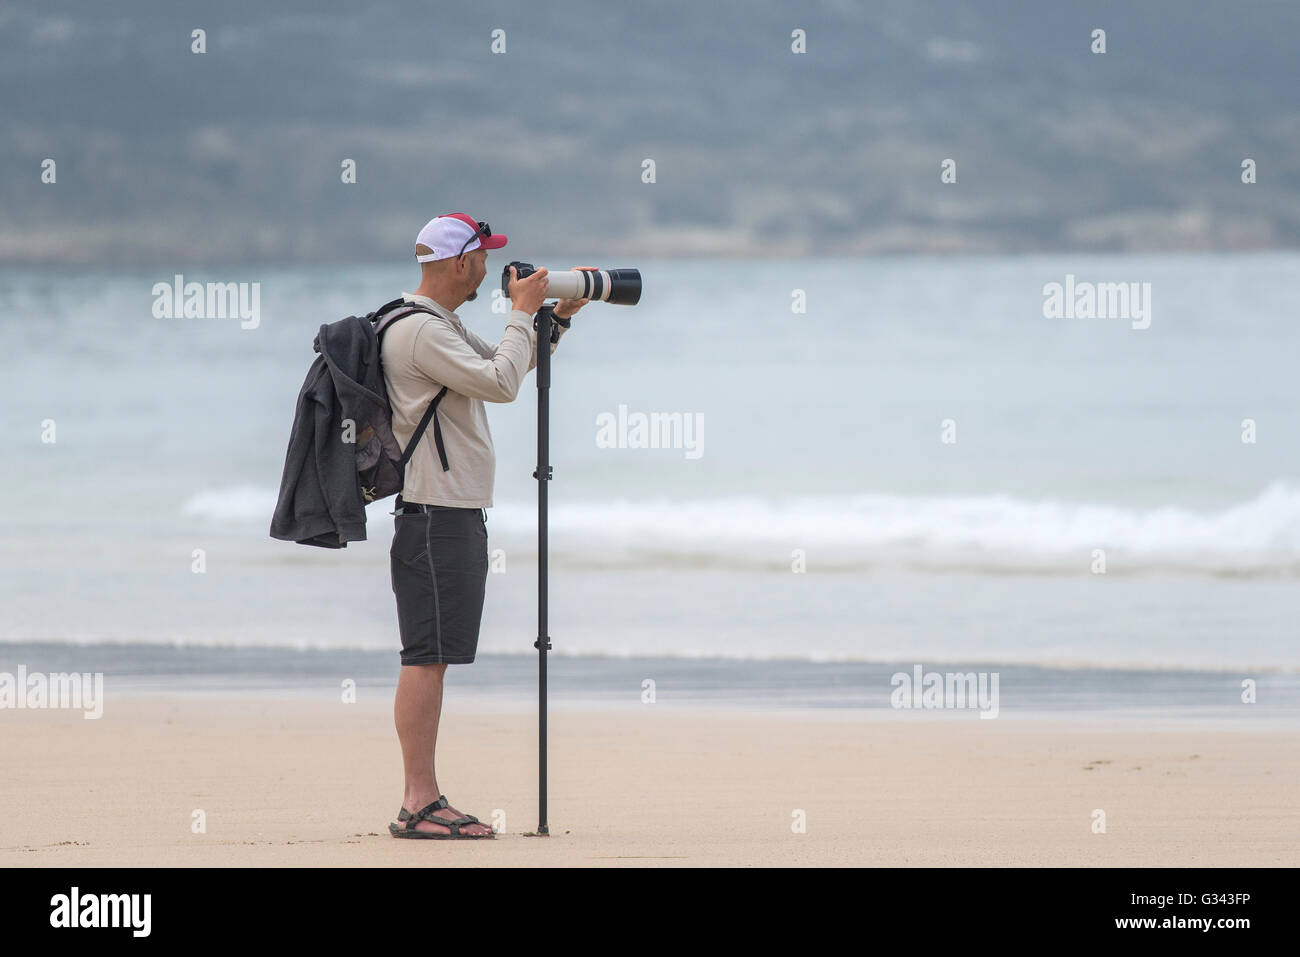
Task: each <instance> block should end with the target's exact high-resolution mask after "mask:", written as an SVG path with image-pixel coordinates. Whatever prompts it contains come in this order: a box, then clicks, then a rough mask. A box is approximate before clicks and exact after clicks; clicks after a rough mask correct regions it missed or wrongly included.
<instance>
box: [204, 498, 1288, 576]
mask: <svg viewBox="0 0 1300 957" xmlns="http://www.w3.org/2000/svg"><path fill="white" fill-rule="evenodd" d="M274 500H275V493H274V491H273V490H271V489H266V488H258V487H253V486H246V485H241V486H235V487H231V488H227V489H219V490H213V491H206V492H202V493H199V494H197V495H195V496H193V497H192V498H190V499H189V500H188V501H187V502H185V504H184V506H183V510H184V512H185V514H187V515H191V516H195V517H198V518H202V519H205V520H208V521H213V522H218V523H222V524H243V523H245V522H253V521H257V522H266V521H268V520H269V517H270V514H271V510H272V509H273V507H274ZM391 507H392V505H391V501H386V502H377V503H375V504H374V505H372V506H370V508H369V510H368V517H369V519H371V520H381V521H382V519H383V517H384V516H385V515H386V513H387V512H388V511H390V510H391ZM536 520H537V519H536V506H535V505H533V504H532V503H525V502H505V503H501V504H499V505H498V506H497V507H496V508H494V509H492V510H491V511H490V513H489V526H488V527H489V532H490V533H491V534H493V535H494V536H500V537H502V538H504V539H507V540H516V541H521V542H526V541H527V540H528V538H529V537H530V536H531V535H532V534H534V532H535V529H536ZM550 526H551V532H552V536H553V541H552V548H553V549H554V550H555V551H556V552H557V553H560V554H565V553H569V554H575V553H581V552H582V551H583V550H594V551H595V552H596V553H598V554H600V556H601V557H602V559H609V558H611V557H614V558H617V557H618V556H623V557H624V558H629V559H630V558H635V557H637V556H640V557H641V559H642V560H643V561H644V560H645V559H646V558H647V557H649V558H650V559H652V563H653V560H656V559H657V560H661V561H672V560H674V559H680V560H684V561H692V560H697V561H698V560H702V559H709V558H713V559H717V560H721V561H723V562H724V563H725V562H729V561H730V562H736V563H739V564H742V565H743V564H750V563H753V562H755V561H762V560H763V557H764V556H767V560H772V561H775V560H779V561H783V562H785V561H789V559H790V555H791V553H792V552H793V550H794V549H803V550H804V551H805V552H807V553H808V554H810V555H811V554H813V553H814V552H816V553H818V554H819V555H820V556H821V557H823V558H826V559H831V560H836V561H839V562H847V563H853V562H855V561H863V562H881V561H889V560H900V561H903V562H905V563H910V564H916V563H920V564H922V565H937V566H943V565H952V566H955V567H961V568H964V569H978V568H980V567H984V566H988V567H1006V566H1008V565H1014V564H1015V563H1017V562H1024V563H1028V564H1029V565H1030V566H1035V565H1042V564H1046V565H1049V566H1050V565H1054V564H1057V563H1059V562H1062V561H1066V562H1069V563H1070V564H1072V565H1076V566H1077V565H1079V564H1084V565H1087V564H1088V563H1090V562H1091V560H1092V553H1093V550H1094V549H1103V550H1105V551H1106V553H1107V561H1108V565H1109V563H1110V562H1111V560H1112V558H1115V557H1118V558H1122V559H1124V560H1125V563H1126V564H1127V565H1128V566H1130V567H1131V566H1132V565H1133V564H1134V563H1136V564H1138V565H1140V566H1142V567H1160V566H1167V565H1172V566H1176V567H1187V568H1199V569H1209V570H1226V571H1232V570H1243V571H1249V570H1259V569H1292V568H1293V567H1295V566H1297V565H1300V488H1296V487H1295V486H1292V485H1289V484H1287V483H1284V482H1275V483H1273V484H1272V485H1270V486H1268V487H1267V488H1265V489H1264V490H1263V491H1261V492H1260V494H1259V495H1257V496H1256V497H1255V498H1253V499H1251V500H1249V501H1245V502H1241V503H1238V504H1236V505H1232V506H1229V507H1226V508H1220V509H1216V510H1196V509H1191V508H1186V507H1181V506H1176V505H1169V506H1162V507H1158V508H1136V507H1128V506H1120V505H1108V504H1090V503H1081V502H1066V501H1024V500H1020V499H1016V498H1012V497H1009V496H1005V495H987V496H954V497H919V496H916V497H911V496H901V495H887V494H864V495H855V496H841V497H822V498H790V499H785V500H768V499H761V498H754V497H726V498H716V499H697V500H680V501H674V500H669V499H663V498H656V499H636V500H633V499H612V500H606V501H587V502H580V503H574V502H556V503H554V504H553V505H552V507H551V510H550ZM1108 570H1109V569H1108Z"/></svg>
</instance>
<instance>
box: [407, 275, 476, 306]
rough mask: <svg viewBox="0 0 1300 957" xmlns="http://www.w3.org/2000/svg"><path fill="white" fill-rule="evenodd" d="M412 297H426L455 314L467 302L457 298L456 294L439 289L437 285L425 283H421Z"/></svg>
mask: <svg viewBox="0 0 1300 957" xmlns="http://www.w3.org/2000/svg"><path fill="white" fill-rule="evenodd" d="M411 295H413V296H424V297H426V298H428V299H432V300H433V301H434V302H436V303H437V304H438V305H440V306H442V308H444V309H446V310H447V311H448V312H455V311H456V310H457V309H459V308H460V307H461V306H463V305H464V304H465V300H464V299H459V298H457V296H456V295H455V293H451V292H449V291H448V290H446V289H442V288H439V287H438V286H437V285H435V284H433V283H423V282H422V283H420V287H419V288H418V289H416V290H415V292H413V293H412V294H411Z"/></svg>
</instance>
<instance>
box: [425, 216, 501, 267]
mask: <svg viewBox="0 0 1300 957" xmlns="http://www.w3.org/2000/svg"><path fill="white" fill-rule="evenodd" d="M478 228H479V224H478V220H476V219H474V218H473V217H472V216H467V215H465V214H464V213H443V214H442V215H441V216H435V217H434V218H433V219H431V220H429V221H428V222H427V223H425V224H424V228H423V229H422V230H420V235H418V236H416V237H415V244H416V245H417V246H428V247H429V248H430V249H432V250H433V252H432V253H426V254H425V255H423V256H421V255H419V254H418V253H417V254H416V257H415V260H416V262H422V263H431V262H435V261H437V260H439V259H453V258H455V257H456V256H459V255H460V251H461V247H462V246H464V247H465V252H472V251H473V250H475V249H500V248H501V247H502V246H504V245H505V244H506V237H505V236H504V235H502V234H501V233H493V234H492V235H491V236H482V235H480V236H477V237H475V239H474V241H473V242H472V243H470V244H469V245H468V246H465V242H466V241H467V240H468V239H469V238H470V237H471V236H473V235H474V234H475V233H476V232H478Z"/></svg>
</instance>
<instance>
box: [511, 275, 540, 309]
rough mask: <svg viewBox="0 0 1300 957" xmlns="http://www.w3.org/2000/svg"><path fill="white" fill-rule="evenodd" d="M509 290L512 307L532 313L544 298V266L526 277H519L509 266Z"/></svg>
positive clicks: (538, 307)
mask: <svg viewBox="0 0 1300 957" xmlns="http://www.w3.org/2000/svg"><path fill="white" fill-rule="evenodd" d="M509 292H510V303H511V308H512V309H518V310H519V311H520V312H526V313H528V314H529V315H530V316H531V315H533V314H534V313H535V312H537V310H538V309H541V308H542V302H543V300H545V299H546V267H545V266H542V267H541V268H540V269H538V270H537V272H535V273H533V274H532V275H531V276H529V277H528V278H527V279H520V278H518V276H517V275H516V270H515V267H514V266H511V267H510V286H509Z"/></svg>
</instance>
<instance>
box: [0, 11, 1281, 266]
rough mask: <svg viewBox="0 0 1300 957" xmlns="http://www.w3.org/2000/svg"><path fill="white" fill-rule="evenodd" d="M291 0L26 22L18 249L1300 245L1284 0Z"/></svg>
mask: <svg viewBox="0 0 1300 957" xmlns="http://www.w3.org/2000/svg"><path fill="white" fill-rule="evenodd" d="M284 9H285V6H284V5H278V6H277V7H275V8H273V9H270V10H268V9H267V8H266V7H265V6H264V5H262V4H257V3H251V2H245V0H237V2H231V3H225V4H222V5H221V6H219V7H215V8H211V9H204V7H203V6H202V5H198V4H186V3H179V4H177V3H155V2H144V3H136V4H132V5H129V6H128V7H125V8H111V9H109V8H104V7H103V6H102V5H101V4H97V3H93V2H89V0H82V2H76V3H48V4H41V5H40V6H39V7H26V8H21V9H20V8H15V7H6V8H4V10H3V11H0V83H2V84H3V88H4V91H5V95H4V97H3V99H2V100H0V131H3V136H4V141H5V143H6V147H7V148H6V149H5V150H4V151H3V155H2V157H0V170H2V171H3V176H0V207H2V208H3V209H4V215H3V217H0V260H3V261H8V262H90V261H99V262H106V263H115V264H132V263H142V264H144V263H149V264H152V263H172V262H176V263H183V262H243V261H264V260H272V261H285V262H295V261H308V260H334V259H340V260H371V261H376V260H383V259H391V258H396V257H401V256H405V255H408V254H409V252H410V249H409V245H410V242H411V237H412V236H413V235H414V231H415V230H416V229H418V227H419V225H421V224H422V222H423V221H424V220H425V219H427V218H428V216H430V215H433V214H435V213H438V212H446V211H449V210H452V209H460V210H464V211H467V212H470V213H472V214H474V215H478V216H483V217H486V218H488V219H489V221H491V222H492V223H493V225H494V227H495V228H497V229H499V230H500V231H503V232H508V233H510V234H511V235H512V236H514V237H517V238H518V240H520V244H521V250H520V254H521V255H523V254H524V253H528V254H529V255H533V252H532V251H533V250H534V249H537V250H539V251H545V252H553V253H562V252H568V251H572V252H573V253H574V254H575V255H576V254H579V253H585V254H590V253H591V252H592V251H604V252H605V253H606V254H608V255H610V256H614V257H624V258H626V257H630V256H634V255H636V254H638V253H639V254H664V253H672V252H677V251H682V252H699V253H712V254H736V255H741V254H743V255H759V256H767V255H798V254H803V253H809V252H814V251H819V250H822V249H826V248H831V249H834V250H835V251H838V252H861V253H870V252H892V251H911V250H948V251H995V250H1029V249H1065V248H1076V249H1090V250H1091V249H1200V248H1220V249H1226V248H1261V247H1275V246H1283V247H1294V246H1297V245H1300V104H1298V102H1297V99H1296V98H1297V92H1296V91H1297V90H1298V89H1300V83H1297V82H1296V81H1297V79H1300V77H1297V72H1300V71H1297V68H1296V66H1295V60H1294V53H1293V49H1292V47H1293V44H1294V41H1295V38H1296V37H1297V36H1300V29H1298V28H1300V13H1297V10H1296V8H1295V7H1294V6H1291V5H1287V4H1282V3H1272V2H1262V0H1256V2H1252V3H1244V4H1238V5H1235V6H1233V7H1231V8H1226V7H1225V8H1222V9H1216V10H1213V11H1208V10H1202V9H1187V8H1186V7H1185V5H1183V4H1179V3H1177V2H1173V0H1160V2H1151V3H1140V4H1137V5H1136V6H1131V5H1127V4H1109V5H1107V4H1100V5H1097V4H1092V5H1089V6H1088V7H1087V8H1086V9H1084V8H1080V9H1079V10H1077V11H1073V10H1071V11H1062V10H1044V9H1039V7H1037V6H1036V5H1033V4H1027V3H1003V2H993V3H980V4H975V5H968V4H957V3H936V2H913V3H887V4H876V3H871V4H866V3H851V2H838V3H831V2H825V3H820V4H812V5H804V4H800V5H798V6H793V5H790V4H782V3H778V2H774V0H766V2H746V3H739V2H712V3H699V2H697V3H690V2H681V0H671V2H664V3H659V4H655V5H653V6H649V5H647V6H645V7H638V8H633V7H627V8H622V7H609V6H605V5H601V4H598V3H589V2H573V3H570V2H565V3H557V4H551V5H548V6H539V5H528V4H520V3H498V4H488V5H480V6H477V7H474V8H464V7H457V6H453V5H451V4H439V5H437V6H436V7H430V6H429V5H426V4H404V3H392V2H389V3H376V4H368V5H366V6H364V7H360V8H358V7H354V6H352V5H344V4H330V3H325V4H315V5H311V6H307V5H298V6H297V7H296V9H297V10H298V12H296V13H292V14H290V13H285V12H282V11H283V10H284ZM195 27H202V28H204V29H205V30H206V31H207V53H205V54H203V55H196V54H193V53H191V52H190V31H191V30H192V29H194V28H195ZM796 27H798V28H801V29H804V30H805V31H806V32H807V47H808V52H807V53H805V54H801V55H796V54H793V53H792V52H791V51H790V42H791V41H790V32H791V30H793V29H795V28H796ZM1094 27H1101V28H1104V29H1106V30H1107V44H1108V52H1107V53H1106V54H1104V55H1095V54H1092V53H1090V52H1089V49H1088V48H1089V34H1090V31H1091V30H1092V29H1093V28H1094ZM496 28H501V29H504V30H505V31H506V39H507V52H506V53H505V54H503V55H495V54H493V53H491V52H490V43H491V33H492V31H493V30H494V29H496ZM1246 156H1249V157H1252V158H1254V159H1255V160H1256V161H1257V163H1258V164H1259V183H1258V184H1256V185H1253V186H1245V185H1243V184H1242V183H1241V182H1240V164H1241V160H1242V158H1244V157H1246ZM46 157H52V158H54V159H55V160H56V162H57V163H58V182H57V184H55V185H47V184H42V183H41V181H40V169H41V161H42V160H43V159H44V158H46ZM647 157H650V158H653V159H654V160H655V163H656V167H657V169H656V173H657V182H655V183H653V184H646V183H643V182H641V163H642V160H643V159H645V158H647ZM947 157H951V158H953V159H955V160H956V162H957V173H958V175H957V183H956V184H954V185H941V184H940V182H939V164H940V162H941V161H942V160H943V159H945V158H947ZM344 158H351V159H354V160H356V162H357V167H358V176H357V179H358V181H357V183H356V184H355V185H344V184H343V183H341V182H340V176H339V174H340V163H341V162H342V160H343V159H344ZM513 245H514V244H513V243H512V247H513Z"/></svg>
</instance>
